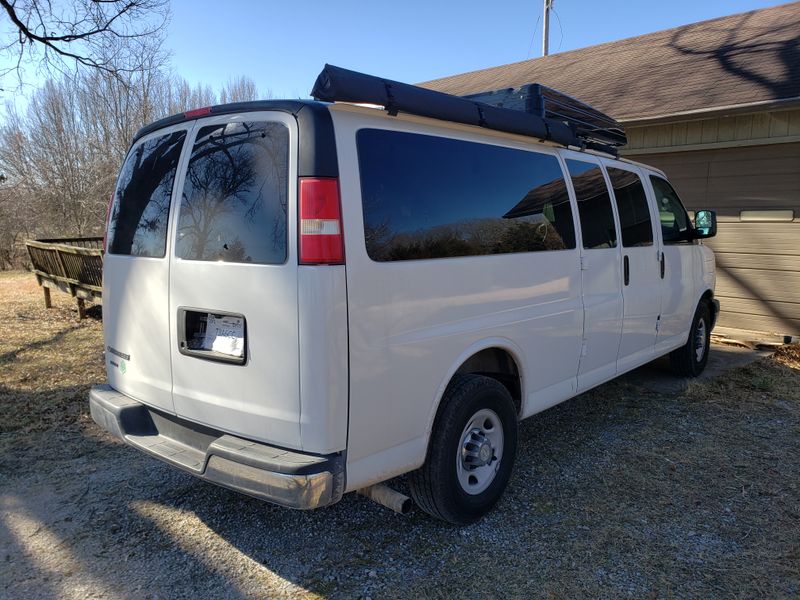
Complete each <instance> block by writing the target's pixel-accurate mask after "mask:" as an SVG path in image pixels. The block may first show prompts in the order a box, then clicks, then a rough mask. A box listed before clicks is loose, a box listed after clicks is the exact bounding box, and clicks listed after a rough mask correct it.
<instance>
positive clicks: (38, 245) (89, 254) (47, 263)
mask: <svg viewBox="0 0 800 600" xmlns="http://www.w3.org/2000/svg"><path fill="white" fill-rule="evenodd" d="M25 245H26V246H27V248H28V254H29V255H30V257H31V263H32V264H33V272H34V274H35V275H36V280H37V281H38V282H39V285H41V286H42V289H43V290H44V305H45V306H46V307H47V308H50V306H51V303H50V289H51V288H58V289H59V290H61V291H62V292H66V293H68V294H70V295H71V296H72V297H73V298H76V299H77V301H78V314H79V315H80V318H81V319H82V318H84V316H86V307H85V304H84V301H85V300H90V301H96V300H99V299H100V298H101V297H102V294H103V238H101V237H93V238H59V239H52V240H27V241H26V242H25Z"/></svg>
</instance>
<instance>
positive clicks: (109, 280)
mask: <svg viewBox="0 0 800 600" xmlns="http://www.w3.org/2000/svg"><path fill="white" fill-rule="evenodd" d="M190 128H191V123H188V124H187V123H183V124H181V125H177V126H174V127H170V128H166V129H160V130H158V131H156V132H154V133H151V134H149V135H147V136H145V137H143V138H142V139H140V140H139V141H137V142H136V143H135V144H134V145H133V146H132V147H131V149H130V151H129V152H128V155H127V157H126V158H125V162H124V164H123V166H122V170H121V172H120V175H119V178H118V180H117V187H116V190H115V192H114V196H113V197H112V200H111V205H110V206H109V222H108V232H107V238H106V239H107V247H106V253H105V258H104V260H103V307H104V309H105V310H104V311H103V322H104V323H103V325H104V326H103V329H104V333H105V345H106V370H107V372H108V381H109V383H110V384H111V386H112V387H114V388H115V389H117V390H119V391H121V392H123V393H125V394H128V395H129V396H131V397H132V398H135V399H136V400H139V401H141V402H143V403H145V404H149V405H150V406H153V407H155V408H160V409H162V410H166V411H169V412H172V411H173V410H174V406H173V402H172V376H171V372H170V339H169V331H170V319H169V314H168V313H167V311H166V307H167V303H168V301H169V298H168V290H169V267H170V265H169V262H170V261H169V258H168V256H169V254H170V248H169V245H170V244H169V240H168V236H167V230H168V227H167V223H168V221H169V216H170V204H171V198H172V197H173V188H174V186H175V180H176V173H177V172H178V162H179V160H180V157H181V150H182V149H183V146H184V143H185V141H186V138H187V137H188V136H189V129H190Z"/></svg>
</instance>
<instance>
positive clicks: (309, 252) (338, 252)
mask: <svg viewBox="0 0 800 600" xmlns="http://www.w3.org/2000/svg"><path fill="white" fill-rule="evenodd" d="M298 212H299V215H300V219H299V221H300V227H299V230H300V235H299V238H300V264H301V265H342V264H344V237H343V235H342V212H341V207H340V204H339V181H338V180H337V179H322V178H316V177H301V178H300V210H299V211H298Z"/></svg>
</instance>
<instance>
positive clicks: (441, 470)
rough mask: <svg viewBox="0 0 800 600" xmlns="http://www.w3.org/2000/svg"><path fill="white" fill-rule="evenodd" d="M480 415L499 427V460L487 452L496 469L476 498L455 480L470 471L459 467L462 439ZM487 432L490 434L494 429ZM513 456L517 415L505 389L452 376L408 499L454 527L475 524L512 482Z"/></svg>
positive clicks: (473, 377)
mask: <svg viewBox="0 0 800 600" xmlns="http://www.w3.org/2000/svg"><path fill="white" fill-rule="evenodd" d="M485 411H489V412H490V413H491V414H493V415H494V416H495V417H497V418H498V420H499V424H500V425H502V430H501V431H500V435H501V436H502V443H501V444H500V445H501V449H500V457H499V458H496V457H497V449H496V448H492V451H493V453H492V456H494V457H495V459H496V460H498V461H499V465H498V466H497V467H496V468H495V469H494V470H492V469H490V471H491V472H492V473H493V474H491V475H489V476H487V477H485V482H487V483H486V485H488V487H486V488H485V489H484V490H483V491H481V492H480V493H468V492H467V491H465V490H464V488H463V487H462V483H461V482H460V480H459V471H461V474H462V477H463V476H464V475H465V473H466V474H467V477H468V478H469V472H470V471H469V470H466V471H465V470H464V469H463V468H461V469H460V468H459V464H458V461H459V456H462V457H463V456H464V454H463V453H462V451H461V449H462V440H463V438H462V435H463V434H464V432H465V428H466V427H467V425H468V424H469V423H470V422H471V421H472V420H473V417H475V416H477V415H478V414H481V413H483V412H485ZM492 418H494V417H492ZM488 431H490V432H491V431H494V429H493V427H489V428H488ZM495 435H496V434H495ZM516 451H517V412H516V408H515V406H514V401H513V400H512V399H511V395H510V394H509V393H508V390H507V389H506V388H505V387H504V386H503V384H501V383H500V382H499V381H497V380H496V379H492V378H491V377H484V376H482V375H456V376H455V377H454V378H453V380H452V381H451V382H450V384H449V385H448V386H447V390H446V391H445V393H444V397H443V398H442V402H441V405H440V407H439V412H438V414H437V416H436V420H435V422H434V426H433V431H432V433H431V438H430V441H429V443H428V454H427V457H426V460H425V464H424V465H423V466H422V467H421V468H420V469H418V470H417V471H414V472H413V473H411V474H410V475H409V484H410V488H411V496H412V497H413V498H414V501H415V502H416V503H417V506H419V507H420V508H421V509H422V510H424V511H425V512H426V513H428V514H429V515H432V516H434V517H436V518H439V519H442V520H444V521H448V522H450V523H453V524H457V525H464V524H468V523H474V522H475V521H477V520H478V519H480V518H481V517H482V516H483V515H485V514H486V513H487V512H489V510H491V508H492V507H493V506H494V505H495V503H496V502H497V501H498V500H499V499H500V496H502V494H503V491H504V490H505V488H506V485H507V484H508V480H509V479H510V478H511V471H512V468H513V466H514V458H515V456H516ZM462 460H463V459H462ZM462 464H463V463H462ZM489 464H490V465H491V464H492V461H491V460H490V461H489ZM484 472H486V471H484ZM473 479H474V478H473ZM476 481H477V480H476ZM473 491H474V490H473Z"/></svg>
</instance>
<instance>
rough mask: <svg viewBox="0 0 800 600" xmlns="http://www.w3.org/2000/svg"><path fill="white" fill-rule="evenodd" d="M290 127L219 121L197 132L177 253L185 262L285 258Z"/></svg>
mask: <svg viewBox="0 0 800 600" xmlns="http://www.w3.org/2000/svg"><path fill="white" fill-rule="evenodd" d="M288 157H289V131H288V129H287V128H286V127H285V126H284V125H283V124H281V123H270V122H247V123H220V124H219V125H210V126H208V127H203V128H202V129H200V131H199V132H198V134H197V138H196V139H195V142H194V147H193V148H192V155H191V158H190V159H189V166H188V168H187V172H186V182H185V183H184V186H183V194H182V196H181V208H180V214H179V217H178V237H177V242H176V246H175V255H176V256H177V257H178V258H183V259H186V260H211V261H222V262H240V263H259V264H280V263H283V262H284V261H285V260H286V235H287V233H286V228H287V220H286V199H287V195H288V191H287V187H288V175H289V167H288Z"/></svg>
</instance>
